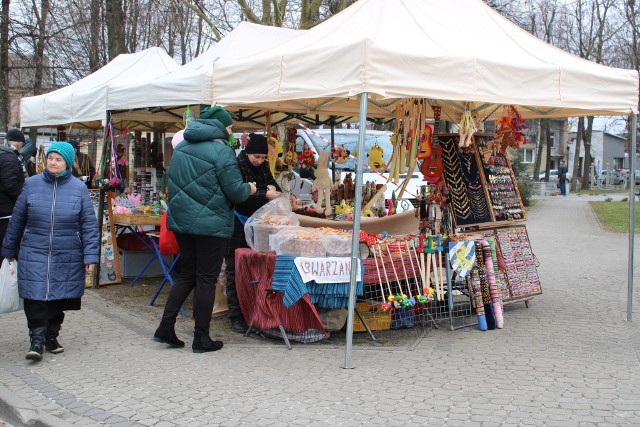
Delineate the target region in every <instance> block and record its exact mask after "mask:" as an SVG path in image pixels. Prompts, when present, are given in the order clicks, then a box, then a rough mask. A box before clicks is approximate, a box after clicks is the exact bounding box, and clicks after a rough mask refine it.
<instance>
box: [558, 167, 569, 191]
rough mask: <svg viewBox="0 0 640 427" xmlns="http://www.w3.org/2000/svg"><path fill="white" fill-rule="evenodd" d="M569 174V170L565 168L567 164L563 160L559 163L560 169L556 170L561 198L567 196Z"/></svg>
mask: <svg viewBox="0 0 640 427" xmlns="http://www.w3.org/2000/svg"><path fill="white" fill-rule="evenodd" d="M568 172H569V168H567V163H566V162H565V161H564V160H561V161H560V169H558V183H559V185H560V194H562V195H563V196H566V195H567V173H568Z"/></svg>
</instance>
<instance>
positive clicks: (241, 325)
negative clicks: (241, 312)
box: [231, 319, 249, 334]
mask: <svg viewBox="0 0 640 427" xmlns="http://www.w3.org/2000/svg"><path fill="white" fill-rule="evenodd" d="M231 329H233V331H234V332H238V333H239V334H244V333H245V332H247V329H249V327H248V326H247V324H246V323H245V322H244V320H242V319H231Z"/></svg>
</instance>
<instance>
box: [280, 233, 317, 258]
mask: <svg viewBox="0 0 640 427" xmlns="http://www.w3.org/2000/svg"><path fill="white" fill-rule="evenodd" d="M271 243H272V245H271V246H272V248H273V250H275V251H276V254H277V255H291V256H301V257H325V256H327V251H326V249H325V247H324V243H323V242H322V234H321V233H320V232H319V231H317V230H316V229H313V228H310V227H288V228H285V229H283V230H280V231H279V232H278V233H277V234H274V235H273V236H271Z"/></svg>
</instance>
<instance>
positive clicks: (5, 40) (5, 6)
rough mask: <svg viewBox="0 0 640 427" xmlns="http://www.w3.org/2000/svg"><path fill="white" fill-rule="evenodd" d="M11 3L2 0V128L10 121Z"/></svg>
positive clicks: (0, 51) (0, 120) (0, 112)
mask: <svg viewBox="0 0 640 427" xmlns="http://www.w3.org/2000/svg"><path fill="white" fill-rule="evenodd" d="M9 3H11V1H10V0H2V11H1V12H0V129H7V124H8V122H9Z"/></svg>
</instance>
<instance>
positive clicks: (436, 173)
mask: <svg viewBox="0 0 640 427" xmlns="http://www.w3.org/2000/svg"><path fill="white" fill-rule="evenodd" d="M431 108H432V109H433V120H434V125H433V137H432V144H431V148H432V150H433V151H432V153H431V156H430V157H426V158H425V159H424V160H422V165H421V166H420V172H422V174H423V175H424V177H425V179H426V180H427V181H429V182H434V183H435V182H438V181H439V180H440V176H441V175H442V172H443V170H444V166H443V164H442V147H441V146H440V141H439V140H438V133H439V130H440V111H441V107H440V106H438V105H436V104H435V103H434V104H433V105H432V106H431Z"/></svg>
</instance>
